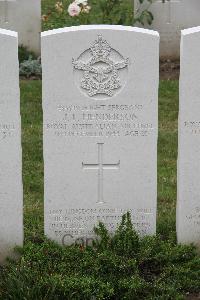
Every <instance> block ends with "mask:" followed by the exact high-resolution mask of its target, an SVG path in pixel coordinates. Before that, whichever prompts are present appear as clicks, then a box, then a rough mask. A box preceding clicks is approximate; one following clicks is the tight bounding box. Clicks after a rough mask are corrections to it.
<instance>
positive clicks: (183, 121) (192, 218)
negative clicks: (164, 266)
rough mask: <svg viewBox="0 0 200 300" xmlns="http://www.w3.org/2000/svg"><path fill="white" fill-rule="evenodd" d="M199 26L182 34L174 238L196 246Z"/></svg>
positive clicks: (199, 238)
mask: <svg viewBox="0 0 200 300" xmlns="http://www.w3.org/2000/svg"><path fill="white" fill-rule="evenodd" d="M199 47H200V27H196V28H191V29H187V30H183V31H182V39H181V75H180V109H179V153H178V204H177V236H178V241H179V242H180V243H195V244H197V245H199V246H200V200H199V199H200V185H199V178H200V160H199V157H200V115H199V112H200V53H199Z"/></svg>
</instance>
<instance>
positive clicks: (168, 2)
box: [156, 0, 181, 24]
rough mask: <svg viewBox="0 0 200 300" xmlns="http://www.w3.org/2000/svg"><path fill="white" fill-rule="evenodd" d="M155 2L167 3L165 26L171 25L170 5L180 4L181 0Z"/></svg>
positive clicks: (158, 0) (159, 0)
mask: <svg viewBox="0 0 200 300" xmlns="http://www.w3.org/2000/svg"><path fill="white" fill-rule="evenodd" d="M156 2H160V3H167V5H168V15H167V24H171V23H172V4H173V3H180V2H181V0H157V1H156Z"/></svg>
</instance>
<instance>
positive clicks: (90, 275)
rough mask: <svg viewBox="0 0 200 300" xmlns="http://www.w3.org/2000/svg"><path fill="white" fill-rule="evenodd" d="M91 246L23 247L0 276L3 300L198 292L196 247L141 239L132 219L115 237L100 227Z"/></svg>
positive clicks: (178, 295)
mask: <svg viewBox="0 0 200 300" xmlns="http://www.w3.org/2000/svg"><path fill="white" fill-rule="evenodd" d="M95 232H96V235H97V239H96V241H95V242H94V244H93V246H90V247H89V246H87V247H83V246H80V245H76V246H75V245H73V246H68V247H65V248H64V247H61V246H59V245H57V244H55V243H53V242H51V241H48V240H46V239H45V238H44V239H43V240H41V241H40V242H39V240H38V243H37V244H34V243H33V242H32V241H29V242H27V244H26V245H25V246H24V249H23V250H21V255H22V256H21V259H20V260H19V261H18V262H10V263H9V264H8V266H6V267H5V268H4V269H2V271H1V273H0V277H1V278H0V283H1V286H0V298H1V299H4V300H6V299H18V300H20V299H34V300H36V299H37V300H39V299H48V300H57V299H88V300H92V299H93V300H95V299H113V300H114V299H116V300H117V299H120V300H122V299H130V300H134V299H139V300H141V299H149V300H150V299H151V300H156V299H159V300H160V299H163V300H167V299H169V300H170V299H185V297H184V295H186V294H187V293H198V292H200V281H199V278H200V257H199V256H198V255H197V253H196V249H195V247H194V246H183V245H177V244H176V242H175V241H174V240H162V239H161V238H160V237H159V236H153V237H144V238H140V237H139V236H138V234H137V233H136V232H135V231H134V229H133V227H132V223H131V218H130V214H129V213H127V214H126V215H124V216H123V218H122V222H121V225H120V226H119V228H118V229H117V231H116V233H115V234H114V236H110V235H109V233H108V231H107V230H106V228H105V226H104V225H103V224H102V223H100V224H99V226H98V227H97V228H95Z"/></svg>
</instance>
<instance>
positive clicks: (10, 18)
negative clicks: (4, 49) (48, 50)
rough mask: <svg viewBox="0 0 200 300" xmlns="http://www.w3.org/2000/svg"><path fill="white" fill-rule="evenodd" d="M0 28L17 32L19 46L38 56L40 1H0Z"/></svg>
mask: <svg viewBox="0 0 200 300" xmlns="http://www.w3.org/2000/svg"><path fill="white" fill-rule="evenodd" d="M0 27H1V28H5V29H9V30H14V31H17V32H18V35H19V45H24V46H26V47H27V48H28V49H29V50H32V51H34V52H35V53H36V54H40V32H41V0H0Z"/></svg>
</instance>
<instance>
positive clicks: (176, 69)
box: [160, 59, 180, 80]
mask: <svg viewBox="0 0 200 300" xmlns="http://www.w3.org/2000/svg"><path fill="white" fill-rule="evenodd" d="M179 73H180V62H179V61H178V60H176V61H172V60H169V59H168V60H162V61H160V79H161V80H176V79H177V80H178V79H179Z"/></svg>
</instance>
